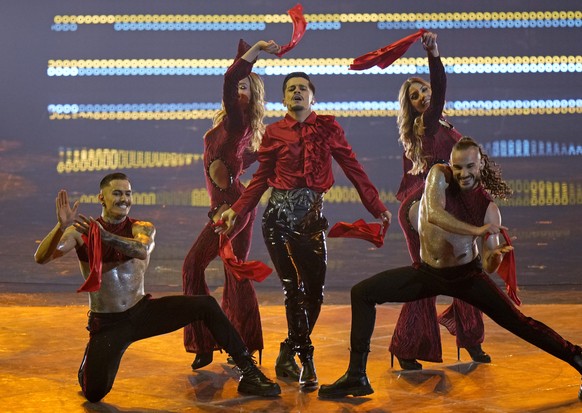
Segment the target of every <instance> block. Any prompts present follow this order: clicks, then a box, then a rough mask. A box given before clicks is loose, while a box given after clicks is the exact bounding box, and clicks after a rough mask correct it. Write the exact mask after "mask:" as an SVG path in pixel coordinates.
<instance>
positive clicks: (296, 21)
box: [277, 3, 307, 57]
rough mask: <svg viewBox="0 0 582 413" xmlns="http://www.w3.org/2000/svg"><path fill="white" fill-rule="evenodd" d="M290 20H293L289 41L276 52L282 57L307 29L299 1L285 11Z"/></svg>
mask: <svg viewBox="0 0 582 413" xmlns="http://www.w3.org/2000/svg"><path fill="white" fill-rule="evenodd" d="M287 13H288V14H289V16H290V17H291V20H292V21H293V36H291V41H290V42H289V43H287V44H286V45H284V46H281V50H280V51H279V53H277V56H279V57H282V56H283V55H284V54H285V53H287V52H288V51H289V50H291V49H293V48H294V47H295V46H296V45H297V43H299V40H301V38H302V37H303V35H304V34H305V30H307V22H306V21H305V17H303V6H302V5H301V4H300V3H297V5H296V6H295V7H293V8H291V9H289V10H288V11H287Z"/></svg>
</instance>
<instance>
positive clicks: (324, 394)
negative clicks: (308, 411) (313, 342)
mask: <svg viewBox="0 0 582 413" xmlns="http://www.w3.org/2000/svg"><path fill="white" fill-rule="evenodd" d="M367 361H368V353H354V352H350V365H349V367H348V371H347V372H346V373H345V374H344V375H343V376H341V377H340V378H339V379H338V380H337V381H336V382H335V383H333V384H329V385H325V384H323V385H322V386H321V387H320V388H319V397H321V398H322V399H335V398H340V397H346V396H349V395H351V396H366V395H368V394H372V393H374V389H372V386H370V381H369V380H368V376H367V375H366V363H367Z"/></svg>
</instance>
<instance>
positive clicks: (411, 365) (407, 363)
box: [396, 356, 422, 370]
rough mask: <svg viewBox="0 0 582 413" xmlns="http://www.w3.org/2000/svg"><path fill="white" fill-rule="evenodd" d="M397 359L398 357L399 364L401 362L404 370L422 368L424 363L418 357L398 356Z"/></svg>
mask: <svg viewBox="0 0 582 413" xmlns="http://www.w3.org/2000/svg"><path fill="white" fill-rule="evenodd" d="M396 359H398V364H400V368H401V369H402V370H422V364H420V363H419V362H418V361H416V359H401V358H400V357H398V356H396Z"/></svg>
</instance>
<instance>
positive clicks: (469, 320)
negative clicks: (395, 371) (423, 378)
mask: <svg viewBox="0 0 582 413" xmlns="http://www.w3.org/2000/svg"><path fill="white" fill-rule="evenodd" d="M428 63H429V69H430V87H431V92H432V94H431V100H430V104H429V107H428V108H427V109H426V111H425V112H424V113H423V114H422V117H423V122H424V127H425V133H424V136H423V137H422V153H423V155H424V156H425V157H426V161H427V169H426V171H424V172H423V173H421V174H419V175H411V174H409V173H408V171H410V170H411V169H412V162H411V161H410V159H408V158H407V157H406V156H403V169H404V175H403V177H402V181H401V183H400V188H399V189H398V193H397V194H396V198H397V199H398V200H399V201H401V204H400V208H399V209H398V222H399V223H400V226H401V228H402V231H403V232H404V237H405V238H406V243H407V246H408V252H409V254H410V258H411V259H412V262H413V263H419V262H420V239H419V236H418V232H416V230H415V229H414V228H413V227H412V224H411V223H410V222H409V219H408V213H409V211H410V208H411V207H412V205H413V204H414V203H415V202H418V201H419V200H420V198H421V196H422V192H423V190H424V181H425V178H426V174H427V173H428V170H429V169H430V167H431V166H432V165H434V164H435V163H447V162H448V160H449V157H450V154H451V150H452V148H453V146H454V145H455V143H456V142H457V141H458V140H459V139H461V137H462V135H461V134H460V133H459V132H457V130H456V129H455V128H453V126H452V125H451V124H450V123H448V122H447V121H446V120H445V119H444V118H443V115H442V113H443V109H444V105H445V93H446V88H447V78H446V74H445V69H444V67H443V64H442V62H441V59H440V57H434V56H432V54H430V53H428ZM439 321H440V322H441V323H442V324H443V325H445V326H446V327H447V328H448V329H449V331H450V332H451V333H452V334H456V336H457V346H458V347H463V348H471V347H475V346H477V345H479V344H481V343H482V342H483V340H484V336H485V327H484V325H483V315H482V313H481V311H479V310H478V309H476V308H475V307H473V306H471V305H468V304H467V303H465V302H463V301H461V300H458V299H456V298H455V299H454V300H453V303H452V304H451V306H449V307H448V308H447V309H446V310H445V311H444V312H443V314H442V315H441V316H440V317H439V318H438V319H437V313H436V297H429V298H424V299H422V300H418V301H413V302H408V303H405V304H404V305H403V306H402V310H401V311H400V316H399V318H398V321H397V323H396V327H395V329H394V334H393V336H392V342H391V343H390V352H391V353H392V354H394V355H395V356H397V357H399V358H401V359H419V360H426V361H432V362H442V347H441V339H440V330H439Z"/></svg>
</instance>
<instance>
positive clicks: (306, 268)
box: [262, 203, 327, 353]
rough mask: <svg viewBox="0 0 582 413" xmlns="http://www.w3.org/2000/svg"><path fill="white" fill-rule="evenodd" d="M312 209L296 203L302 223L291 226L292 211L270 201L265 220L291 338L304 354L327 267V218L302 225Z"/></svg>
mask: <svg viewBox="0 0 582 413" xmlns="http://www.w3.org/2000/svg"><path fill="white" fill-rule="evenodd" d="M309 211H310V210H309V208H302V207H300V206H297V205H295V207H294V209H293V219H295V218H296V219H297V221H298V225H292V224H291V225H290V221H291V220H290V219H289V214H287V213H286V212H285V211H283V210H282V209H281V208H279V207H278V206H277V205H276V204H275V203H270V204H269V205H268V206H267V209H266V210H265V213H264V215H263V223H262V229H263V237H264V240H265V244H266V246H267V250H268V251H269V255H270V256H271V260H272V262H273V265H274V267H275V270H276V271H277V274H278V276H279V279H280V280H281V285H282V286H283V291H284V293H285V311H286V316H287V328H288V340H289V342H290V344H291V346H292V347H293V348H294V349H295V350H297V351H299V352H300V353H301V350H307V349H308V348H309V347H310V346H311V338H310V336H311V332H312V331H313V328H314V326H315V323H316V322H317V319H318V317H319V313H320V311H321V304H322V303H323V288H324V284H325V272H326V269H327V247H326V241H325V232H324V229H325V228H327V221H325V218H323V216H319V217H316V219H315V220H312V221H310V223H309V224H308V225H300V223H301V222H302V221H303V220H304V218H305V217H306V215H307V214H308V213H309ZM287 212H288V211H287ZM311 212H313V210H312V211H311ZM291 222H292V221H291ZM303 222H305V221H303Z"/></svg>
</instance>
